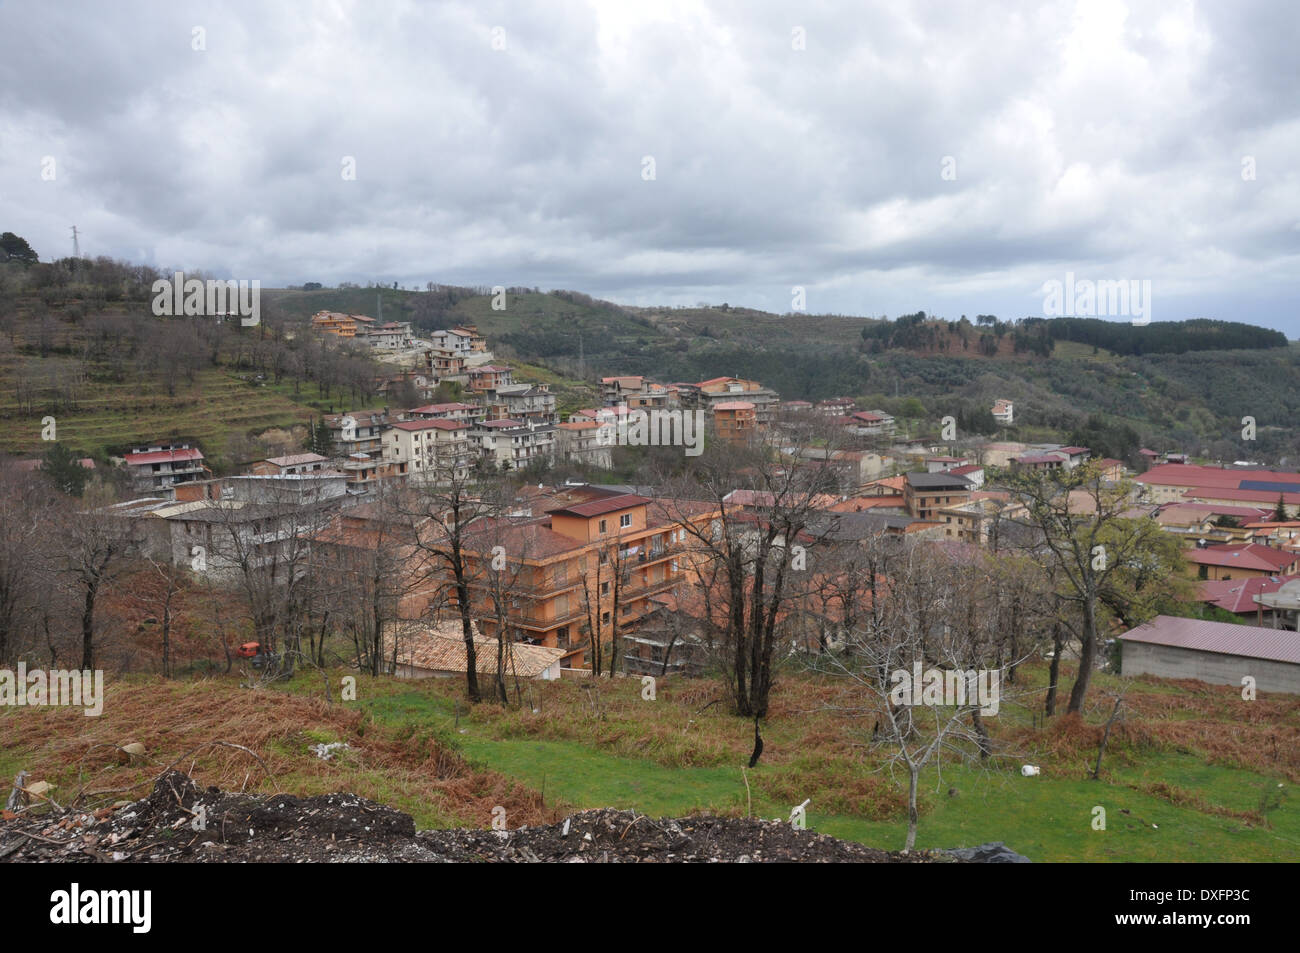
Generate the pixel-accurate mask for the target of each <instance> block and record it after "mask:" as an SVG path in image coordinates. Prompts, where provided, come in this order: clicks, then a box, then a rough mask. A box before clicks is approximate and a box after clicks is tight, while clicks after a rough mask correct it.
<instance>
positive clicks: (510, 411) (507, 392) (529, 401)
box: [487, 384, 556, 424]
mask: <svg viewBox="0 0 1300 953" xmlns="http://www.w3.org/2000/svg"><path fill="white" fill-rule="evenodd" d="M487 416H488V417H497V418H505V417H509V418H511V419H512V420H525V421H536V422H537V423H543V424H553V423H555V421H556V414H555V395H554V394H552V393H551V388H550V387H549V386H548V385H546V384H503V385H501V386H500V387H498V388H496V390H495V391H494V392H493V393H492V395H491V397H490V398H489V399H488V400H487Z"/></svg>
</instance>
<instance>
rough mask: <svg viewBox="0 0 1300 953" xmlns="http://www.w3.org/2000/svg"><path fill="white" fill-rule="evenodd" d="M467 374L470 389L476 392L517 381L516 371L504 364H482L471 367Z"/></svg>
mask: <svg viewBox="0 0 1300 953" xmlns="http://www.w3.org/2000/svg"><path fill="white" fill-rule="evenodd" d="M465 374H466V376H467V377H468V378H469V389H470V390H472V391H475V392H476V393H487V392H488V391H495V390H497V389H498V388H501V387H508V386H509V385H511V384H513V383H514V382H515V375H514V371H512V370H511V369H510V368H509V367H507V366H506V365H504V364H480V365H479V366H478V367H471V368H469V369H468V370H467V371H466V372H465Z"/></svg>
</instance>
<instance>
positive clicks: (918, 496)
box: [903, 473, 971, 523]
mask: <svg viewBox="0 0 1300 953" xmlns="http://www.w3.org/2000/svg"><path fill="white" fill-rule="evenodd" d="M970 497H971V485H970V481H969V480H968V479H966V478H965V477H962V476H956V475H954V474H952V473H908V474H906V478H905V482H904V483H903V502H904V505H905V506H906V507H907V512H908V514H909V515H910V516H912V517H913V518H915V519H919V520H931V521H937V522H940V523H942V522H943V519H942V517H941V516H940V515H939V513H940V510H942V509H944V508H945V507H950V506H955V505H958V504H961V503H966V502H968V501H969V500H970Z"/></svg>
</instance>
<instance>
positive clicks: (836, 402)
mask: <svg viewBox="0 0 1300 953" xmlns="http://www.w3.org/2000/svg"><path fill="white" fill-rule="evenodd" d="M854 406H855V404H854V402H853V398H852V397H830V398H828V399H826V400H819V401H818V402H817V413H819V414H821V415H822V416H823V417H847V416H848V415H849V414H851V413H853V408H854Z"/></svg>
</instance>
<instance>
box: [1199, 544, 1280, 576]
mask: <svg viewBox="0 0 1300 953" xmlns="http://www.w3.org/2000/svg"><path fill="white" fill-rule="evenodd" d="M1187 558H1188V560H1189V561H1190V562H1194V563H1196V564H1198V565H1201V566H1224V567H1230V566H1239V567H1241V568H1242V569H1256V570H1263V571H1264V572H1275V571H1277V570H1280V569H1285V568H1287V567H1288V566H1290V565H1292V564H1293V563H1295V561H1296V559H1297V555H1296V554H1295V553H1284V552H1281V551H1280V550H1276V549H1271V548H1270V547H1268V546H1261V545H1260V544H1259V543H1224V544H1220V545H1218V546H1206V547H1205V548H1204V549H1194V550H1192V551H1190V552H1189V553H1188V554H1187Z"/></svg>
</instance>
